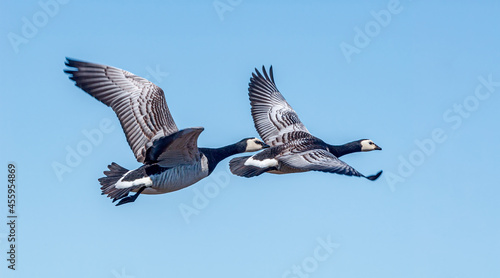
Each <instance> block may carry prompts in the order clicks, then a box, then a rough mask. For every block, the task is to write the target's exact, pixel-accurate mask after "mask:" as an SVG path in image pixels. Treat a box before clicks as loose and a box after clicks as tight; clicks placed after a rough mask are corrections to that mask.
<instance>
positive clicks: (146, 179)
mask: <svg viewBox="0 0 500 278" xmlns="http://www.w3.org/2000/svg"><path fill="white" fill-rule="evenodd" d="M122 179H123V177H122V178H121V179H120V180H119V181H118V182H117V183H116V184H115V188H118V189H121V188H129V187H132V186H135V185H144V186H151V185H153V181H152V180H151V178H150V177H144V178H140V179H136V180H133V181H122Z"/></svg>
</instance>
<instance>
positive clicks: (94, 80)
mask: <svg viewBox="0 0 500 278" xmlns="http://www.w3.org/2000/svg"><path fill="white" fill-rule="evenodd" d="M66 65H67V66H68V67H72V68H75V69H68V70H65V71H64V72H66V73H67V74H69V75H70V79H71V80H74V81H75V82H76V86H78V87H80V88H81V89H82V90H84V91H85V92H87V93H88V94H90V95H91V96H93V97H95V98H96V99H97V100H99V101H100V102H102V103H104V104H106V105H107V106H110V107H111V108H112V109H113V111H115V113H116V115H117V116H118V119H119V120H120V123H121V126H122V128H123V131H124V132H125V136H126V137H127V142H128V144H129V145H130V148H131V149H132V151H133V152H134V155H135V157H136V158H137V161H139V162H144V160H145V155H146V151H147V149H148V148H149V147H151V146H152V144H153V141H155V140H156V139H158V138H161V137H164V136H167V135H170V134H172V133H174V132H176V131H177V130H178V129H177V126H176V125H175V122H174V119H173V118H172V116H171V115H170V111H169V110H168V106H167V102H166V101H165V95H164V93H163V91H162V89H161V88H160V87H158V86H156V85H155V84H153V83H151V82H150V81H148V80H146V79H144V78H142V77H139V76H136V75H134V74H132V73H130V72H128V71H125V70H122V69H118V68H114V67H110V66H105V65H99V64H93V63H87V62H82V61H76V60H72V59H68V58H67V61H66Z"/></svg>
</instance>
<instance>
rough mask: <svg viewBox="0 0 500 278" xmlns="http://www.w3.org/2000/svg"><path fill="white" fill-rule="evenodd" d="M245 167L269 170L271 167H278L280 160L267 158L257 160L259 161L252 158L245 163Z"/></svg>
mask: <svg viewBox="0 0 500 278" xmlns="http://www.w3.org/2000/svg"><path fill="white" fill-rule="evenodd" d="M245 166H255V167H259V168H269V167H274V166H278V160H276V159H274V158H266V159H264V160H257V159H253V158H252V157H250V158H249V159H247V161H245Z"/></svg>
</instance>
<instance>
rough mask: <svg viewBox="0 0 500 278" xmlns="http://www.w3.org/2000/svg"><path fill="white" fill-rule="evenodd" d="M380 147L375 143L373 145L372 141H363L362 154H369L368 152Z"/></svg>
mask: <svg viewBox="0 0 500 278" xmlns="http://www.w3.org/2000/svg"><path fill="white" fill-rule="evenodd" d="M377 148H378V147H377V145H376V144H375V143H373V141H372V140H363V141H361V151H362V152H367V151H373V150H376V149H377Z"/></svg>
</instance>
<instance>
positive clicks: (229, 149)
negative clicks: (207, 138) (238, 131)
mask: <svg viewBox="0 0 500 278" xmlns="http://www.w3.org/2000/svg"><path fill="white" fill-rule="evenodd" d="M199 150H200V152H202V153H203V154H204V155H205V156H206V157H207V159H208V171H209V174H210V173H212V171H213V170H214V169H215V166H217V164H218V163H219V162H221V161H222V160H224V159H226V158H228V157H230V156H232V155H235V154H239V153H243V152H245V147H244V146H242V145H241V144H239V143H236V144H232V145H228V146H225V147H222V148H199Z"/></svg>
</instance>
